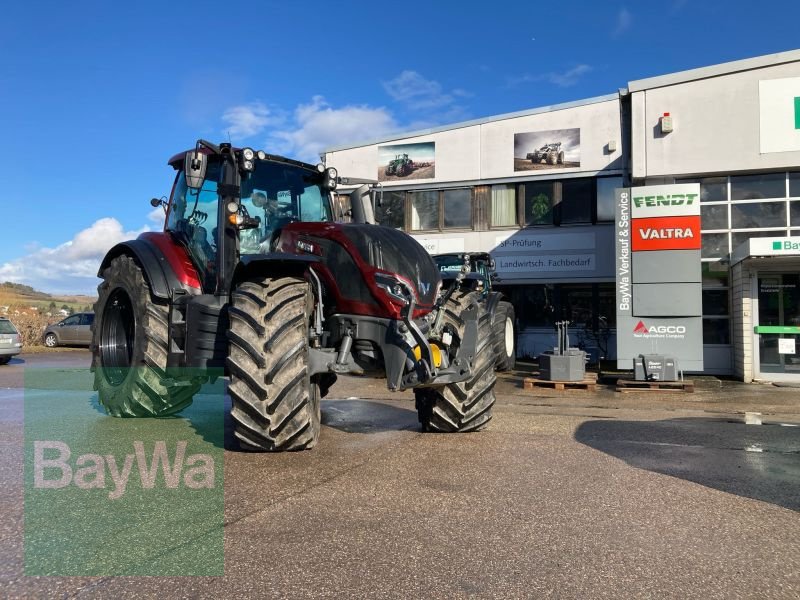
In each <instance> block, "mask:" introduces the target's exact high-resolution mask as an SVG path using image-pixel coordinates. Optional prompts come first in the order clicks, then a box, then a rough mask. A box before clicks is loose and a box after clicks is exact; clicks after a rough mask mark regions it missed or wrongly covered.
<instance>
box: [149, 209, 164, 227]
mask: <svg viewBox="0 0 800 600" xmlns="http://www.w3.org/2000/svg"><path fill="white" fill-rule="evenodd" d="M147 222H148V223H152V224H153V225H154V226H156V227H158V228H159V229H161V228H162V227H163V226H164V209H163V208H162V207H160V206H156V207H155V208H153V210H151V211H150V212H149V213H147Z"/></svg>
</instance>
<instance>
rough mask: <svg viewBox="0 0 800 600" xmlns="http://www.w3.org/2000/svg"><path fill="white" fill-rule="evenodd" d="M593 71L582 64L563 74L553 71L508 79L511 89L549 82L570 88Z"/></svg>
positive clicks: (562, 72) (588, 66)
mask: <svg viewBox="0 0 800 600" xmlns="http://www.w3.org/2000/svg"><path fill="white" fill-rule="evenodd" d="M591 71H592V67H591V66H590V65H586V64H580V65H576V66H574V67H572V68H571V69H567V70H566V71H561V72H555V71H551V72H549V73H540V74H538V75H530V74H526V75H521V76H519V77H511V78H509V79H508V85H509V87H514V86H517V85H520V84H524V83H535V82H542V81H547V82H549V83H552V84H553V85H557V86H559V87H570V86H573V85H575V84H576V83H578V81H579V80H580V79H581V77H583V76H584V75H586V74H587V73H589V72H591Z"/></svg>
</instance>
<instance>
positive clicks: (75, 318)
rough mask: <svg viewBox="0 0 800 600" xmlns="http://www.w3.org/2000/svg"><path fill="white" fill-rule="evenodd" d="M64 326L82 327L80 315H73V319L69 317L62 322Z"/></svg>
mask: <svg viewBox="0 0 800 600" xmlns="http://www.w3.org/2000/svg"><path fill="white" fill-rule="evenodd" d="M61 324H62V325H80V324H81V316H80V315H72V316H71V317H67V318H66V319H64V320H63V321H61Z"/></svg>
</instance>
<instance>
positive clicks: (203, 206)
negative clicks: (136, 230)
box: [167, 163, 220, 285]
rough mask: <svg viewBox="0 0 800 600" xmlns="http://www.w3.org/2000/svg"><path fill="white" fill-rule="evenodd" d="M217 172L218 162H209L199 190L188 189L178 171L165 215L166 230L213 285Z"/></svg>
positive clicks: (181, 174)
mask: <svg viewBox="0 0 800 600" xmlns="http://www.w3.org/2000/svg"><path fill="white" fill-rule="evenodd" d="M219 171H220V169H219V164H215V163H210V164H209V165H208V171H207V174H206V179H205V181H204V182H203V187H202V188H200V190H190V189H189V188H188V187H187V186H186V179H185V177H184V174H183V172H181V173H180V175H178V179H177V181H176V182H175V187H174V189H173V192H172V200H171V202H170V207H169V214H168V215H167V230H168V231H171V232H172V233H173V234H174V235H175V236H176V237H177V238H178V239H179V240H180V241H181V242H183V244H184V245H185V246H186V248H187V249H188V250H189V254H190V255H191V257H192V259H193V262H194V263H195V266H196V267H197V268H198V271H199V272H200V274H201V277H202V278H203V279H204V281H205V283H206V284H207V285H213V283H212V282H213V281H214V277H215V269H216V252H217V242H216V233H217V206H218V204H219V196H218V195H217V181H218V180H219Z"/></svg>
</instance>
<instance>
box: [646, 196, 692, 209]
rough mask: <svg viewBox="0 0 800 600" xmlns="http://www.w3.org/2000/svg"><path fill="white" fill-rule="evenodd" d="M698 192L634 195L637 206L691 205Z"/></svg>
mask: <svg viewBox="0 0 800 600" xmlns="http://www.w3.org/2000/svg"><path fill="white" fill-rule="evenodd" d="M696 199H697V194H667V195H666V196H634V197H633V203H634V205H635V206H636V208H639V207H641V206H651V207H655V206H691V205H692V204H694V201H695V200H696Z"/></svg>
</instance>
